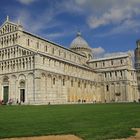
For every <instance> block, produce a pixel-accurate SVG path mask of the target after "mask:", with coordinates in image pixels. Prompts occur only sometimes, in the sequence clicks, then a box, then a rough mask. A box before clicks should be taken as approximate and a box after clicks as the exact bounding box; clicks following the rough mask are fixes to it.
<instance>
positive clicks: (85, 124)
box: [0, 104, 140, 140]
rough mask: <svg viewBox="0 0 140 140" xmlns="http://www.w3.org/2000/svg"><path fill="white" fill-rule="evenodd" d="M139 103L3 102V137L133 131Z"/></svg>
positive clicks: (91, 137)
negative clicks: (32, 104)
mask: <svg viewBox="0 0 140 140" xmlns="http://www.w3.org/2000/svg"><path fill="white" fill-rule="evenodd" d="M133 127H140V104H96V105H95V104H90V105H49V106H0V138H4V137H21V136H35V135H50V134H75V135H77V136H80V137H81V138H83V139H84V140H105V139H111V138H120V137H127V136H130V135H134V134H135V132H134V131H132V130H131V128H133Z"/></svg>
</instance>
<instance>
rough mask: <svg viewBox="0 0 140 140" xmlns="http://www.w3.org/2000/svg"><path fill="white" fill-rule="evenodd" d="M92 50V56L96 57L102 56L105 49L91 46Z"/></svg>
mask: <svg viewBox="0 0 140 140" xmlns="http://www.w3.org/2000/svg"><path fill="white" fill-rule="evenodd" d="M92 52H93V55H94V57H95V58H98V57H102V56H103V54H104V53H105V50H104V48H102V47H97V48H93V49H92Z"/></svg>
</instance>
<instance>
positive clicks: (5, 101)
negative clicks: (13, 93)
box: [3, 86, 9, 104]
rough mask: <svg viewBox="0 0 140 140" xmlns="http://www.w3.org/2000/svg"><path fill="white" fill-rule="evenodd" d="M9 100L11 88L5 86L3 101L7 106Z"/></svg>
mask: <svg viewBox="0 0 140 140" xmlns="http://www.w3.org/2000/svg"><path fill="white" fill-rule="evenodd" d="M8 98H9V86H4V87H3V101H4V103H5V104H6V103H7V102H8Z"/></svg>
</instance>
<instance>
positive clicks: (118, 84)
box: [0, 21, 139, 104]
mask: <svg viewBox="0 0 140 140" xmlns="http://www.w3.org/2000/svg"><path fill="white" fill-rule="evenodd" d="M7 87H8V88H7ZM7 90H8V91H7ZM6 92H8V99H12V100H13V102H14V103H16V102H17V100H18V102H22V103H24V104H49V103H51V104H63V103H78V102H80V103H81V102H83V103H84V102H86V103H87V102H88V103H91V102H92V103H93V102H133V101H134V100H138V98H139V94H138V91H137V78H136V72H135V70H134V69H133V66H132V61H131V58H130V55H128V54H127V55H125V56H119V57H112V58H104V59H96V60H95V59H93V60H90V61H89V62H87V58H86V57H85V56H83V55H81V54H78V53H76V52H73V51H71V50H69V49H66V48H64V47H62V46H60V45H58V44H55V43H53V42H50V41H47V40H45V39H42V38H40V37H38V36H35V35H32V34H31V33H28V32H25V31H24V30H23V28H22V27H21V25H19V24H14V23H11V22H9V21H6V22H5V23H4V24H3V25H2V26H1V28H0V99H1V100H3V99H5V97H4V95H6ZM3 94H4V95H3ZM23 98H25V101H23Z"/></svg>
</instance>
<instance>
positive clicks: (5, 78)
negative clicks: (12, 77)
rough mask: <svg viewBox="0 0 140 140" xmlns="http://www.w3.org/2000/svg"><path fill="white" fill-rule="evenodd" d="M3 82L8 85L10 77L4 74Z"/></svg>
mask: <svg viewBox="0 0 140 140" xmlns="http://www.w3.org/2000/svg"><path fill="white" fill-rule="evenodd" d="M2 82H3V85H8V84H9V77H8V76H4V77H3V80H2Z"/></svg>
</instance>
